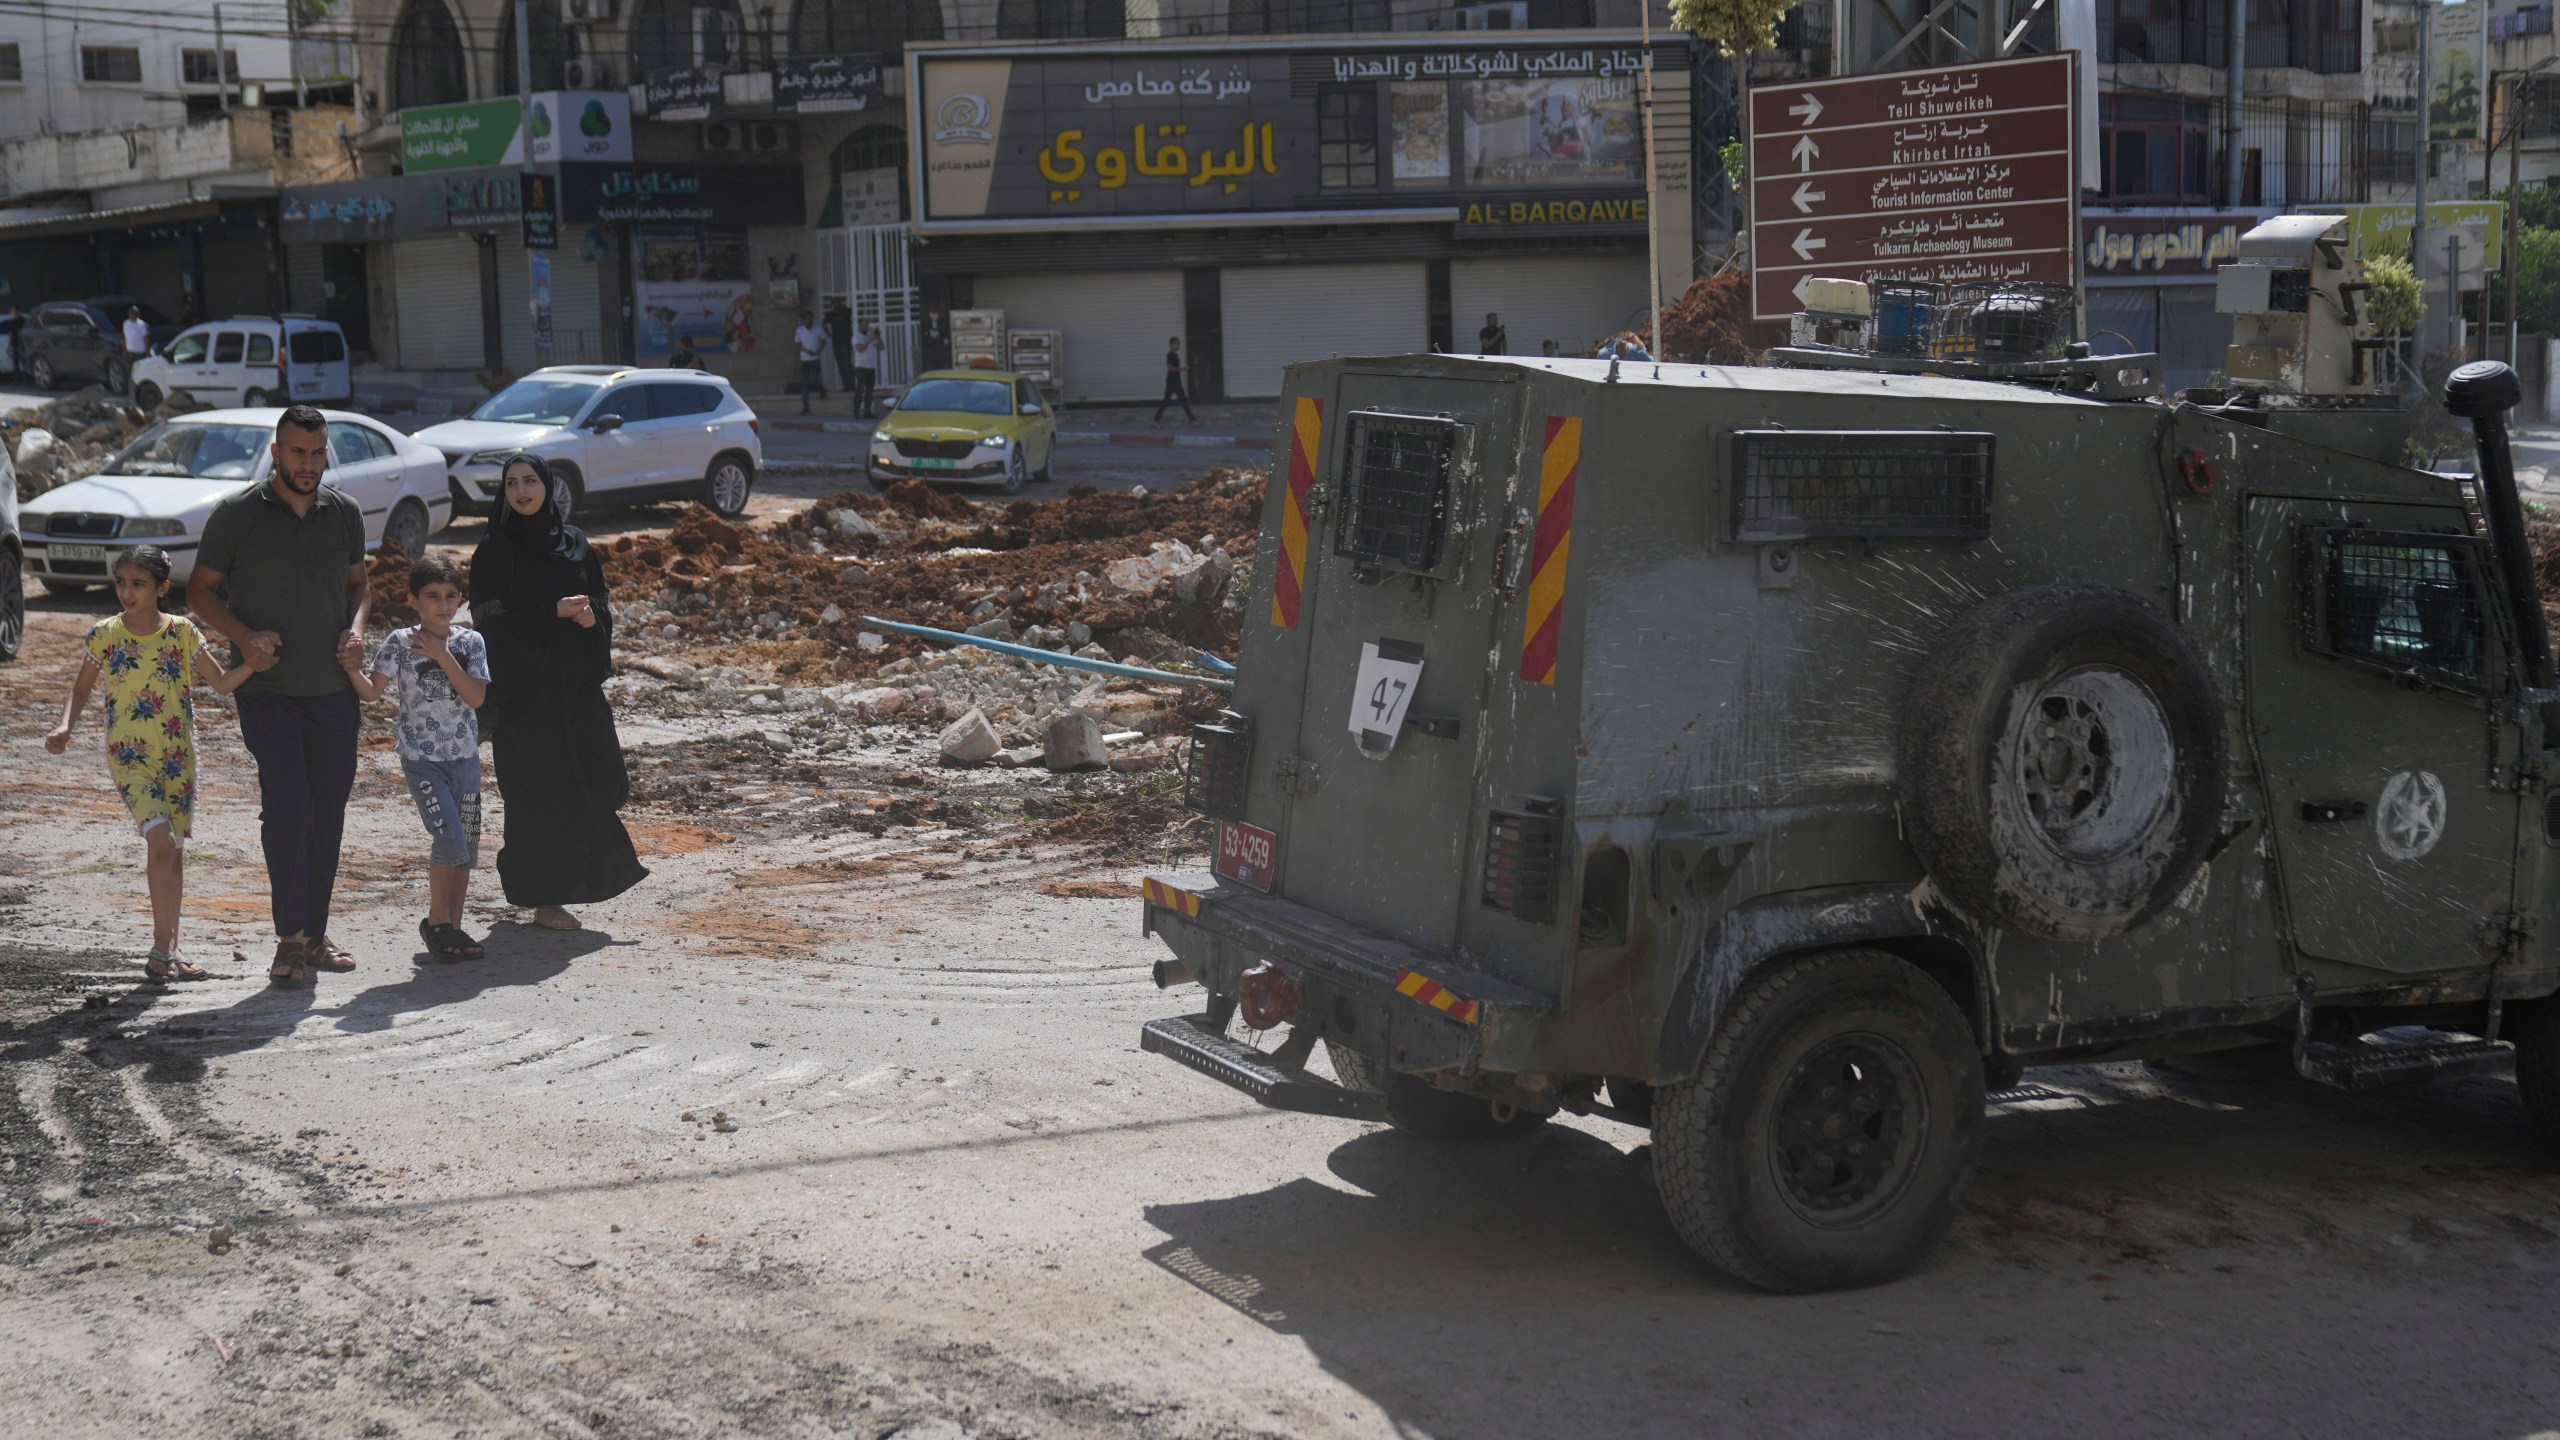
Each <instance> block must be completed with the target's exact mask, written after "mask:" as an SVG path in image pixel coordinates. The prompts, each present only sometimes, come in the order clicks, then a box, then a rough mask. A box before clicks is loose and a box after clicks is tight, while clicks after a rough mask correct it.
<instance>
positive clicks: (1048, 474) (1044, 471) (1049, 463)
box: [1031, 441, 1058, 485]
mask: <svg viewBox="0 0 2560 1440" xmlns="http://www.w3.org/2000/svg"><path fill="white" fill-rule="evenodd" d="M1057 478H1058V447H1057V444H1056V442H1054V441H1052V442H1051V443H1050V446H1049V453H1048V455H1046V456H1045V457H1043V458H1042V459H1041V461H1040V468H1039V469H1037V470H1034V471H1032V472H1031V483H1032V484H1034V485H1046V484H1049V483H1050V482H1051V481H1054V480H1056V479H1057Z"/></svg>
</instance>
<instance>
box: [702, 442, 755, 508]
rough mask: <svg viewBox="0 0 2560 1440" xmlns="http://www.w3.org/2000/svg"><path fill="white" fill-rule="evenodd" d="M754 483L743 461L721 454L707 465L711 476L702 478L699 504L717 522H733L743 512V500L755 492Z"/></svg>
mask: <svg viewBox="0 0 2560 1440" xmlns="http://www.w3.org/2000/svg"><path fill="white" fill-rule="evenodd" d="M755 484H756V477H755V475H754V473H753V472H752V471H750V470H748V469H747V462H746V461H745V460H743V459H740V458H739V457H738V456H735V455H723V456H721V457H720V458H719V459H717V460H714V461H712V462H711V473H710V474H708V475H706V476H704V477H703V481H702V503H703V504H705V505H708V506H710V507H711V513H713V514H715V515H717V516H719V517H720V518H721V519H723V520H735V519H736V518H738V517H739V516H741V515H744V514H746V513H747V497H748V496H749V495H751V494H753V493H754V492H755Z"/></svg>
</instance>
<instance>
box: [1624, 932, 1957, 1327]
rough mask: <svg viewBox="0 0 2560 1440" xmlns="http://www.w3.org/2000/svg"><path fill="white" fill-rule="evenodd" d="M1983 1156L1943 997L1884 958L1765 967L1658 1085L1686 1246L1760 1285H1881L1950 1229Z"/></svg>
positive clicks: (1849, 956) (1663, 1187) (1664, 1176)
mask: <svg viewBox="0 0 2560 1440" xmlns="http://www.w3.org/2000/svg"><path fill="white" fill-rule="evenodd" d="M1981 1149H1982V1062H1981V1059H1980V1057H1979V1055H1977V1054H1976V1052H1975V1047H1974V1043H1973V1033H1972V1029H1971V1027H1970V1026H1969V1025H1967V1024H1966V1022H1965V1018H1964V1015H1963V1013H1962V1012H1961V1011H1959V1010H1958V1009H1957V1008H1956V1005H1955V1002H1954V1001H1953V1000H1951V999H1949V998H1948V996H1947V993H1946V991H1944V990H1942V989H1940V988H1939V987H1938V985H1937V983H1936V982H1935V981H1933V980H1931V979H1930V978H1929V977H1928V976H1926V975H1923V974H1921V973H1920V972H1919V971H1918V970H1916V969H1914V968H1912V967H1911V966H1910V965H1907V964H1905V963H1903V962H1902V961H1901V960H1899V959H1897V958H1895V957H1894V956H1891V955H1887V954H1885V953H1883V952H1881V951H1875V950H1839V951H1831V952H1827V953H1824V954H1819V955H1808V956H1803V957H1800V958H1797V959H1792V960H1785V961H1781V962H1779V963H1778V964H1777V965H1776V966H1774V967H1773V968H1771V969H1770V970H1768V971H1767V972H1766V973H1764V974H1762V975H1761V976H1759V977H1758V978H1757V979H1754V980H1752V981H1750V982H1748V983H1746V984H1745V985H1744V986H1743V987H1742V989H1741V990H1740V991H1739V992H1737V993H1736V994H1735V995H1734V997H1733V999H1732V1001H1731V1002H1730V1005H1729V1008H1728V1009H1727V1010H1726V1012H1725V1015H1724V1019H1723V1022H1722V1023H1721V1024H1720V1025H1718V1026H1717V1028H1716V1034H1715V1039H1714V1041H1713V1043H1711V1044H1710V1045H1709V1046H1708V1049H1707V1054H1706V1058H1705V1059H1704V1061H1702V1062H1701V1063H1700V1065H1699V1067H1698V1073H1697V1074H1696V1075H1694V1076H1692V1077H1690V1078H1688V1079H1686V1080H1681V1081H1677V1082H1674V1083H1672V1084H1670V1085H1666V1086H1663V1087H1662V1088H1661V1090H1660V1091H1658V1092H1657V1094H1656V1098H1655V1102H1654V1112H1653V1173H1654V1183H1655V1185H1656V1186H1657V1188H1658V1189H1659V1190H1660V1191H1661V1195H1662V1207H1663V1209H1664V1210H1665V1211H1666V1212H1667V1213H1668V1214H1669V1215H1670V1217H1671V1223H1672V1225H1673V1226H1674V1227H1675V1228H1677V1229H1678V1230H1679V1232H1680V1236H1681V1238H1682V1239H1684V1240H1686V1241H1688V1242H1689V1247H1690V1248H1691V1249H1693V1250H1695V1251H1697V1252H1698V1254H1699V1255H1701V1256H1703V1257H1705V1259H1706V1260H1707V1261H1708V1263H1710V1264H1712V1265H1714V1266H1715V1267H1716V1268H1718V1269H1720V1270H1723V1271H1724V1272H1726V1273H1727V1274H1729V1275H1732V1276H1734V1277H1735V1278H1737V1279H1740V1280H1744V1281H1747V1282H1749V1283H1751V1284H1753V1285H1757V1286H1759V1287H1760V1288H1762V1289H1764V1290H1775V1291H1778V1292H1781V1293H1789V1294H1792V1293H1798V1292H1803V1291H1809V1290H1840V1289H1847V1288H1850V1287H1852V1286H1858V1285H1873V1284H1877V1283H1879V1282H1881V1281H1885V1280H1891V1279H1893V1278H1895V1277H1896V1276H1898V1275H1900V1274H1902V1273H1903V1272H1904V1271H1906V1270H1908V1269H1910V1268H1911V1267H1912V1266H1913V1265H1914V1264H1916V1263H1918V1261H1919V1259H1920V1257H1921V1256H1922V1255H1925V1254H1926V1253H1928V1251H1929V1248H1930V1247H1931V1246H1933V1245H1935V1244H1937V1243H1938V1240H1939V1238H1940V1237H1941V1236H1943V1235H1944V1234H1945V1233H1946V1231H1947V1226H1948V1225H1949V1224H1950V1223H1951V1222H1952V1221H1953V1220H1954V1218H1955V1213H1956V1206H1957V1205H1958V1203H1959V1202H1961V1201H1962V1199H1963V1197H1964V1190H1965V1186H1966V1185H1967V1183H1968V1182H1969V1181H1970V1180H1971V1179H1972V1176H1973V1167H1974V1161H1975V1159H1976V1157H1977V1156H1978V1155H1979V1154H1980V1153H1981Z"/></svg>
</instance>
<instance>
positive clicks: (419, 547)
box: [18, 406, 453, 594]
mask: <svg viewBox="0 0 2560 1440" xmlns="http://www.w3.org/2000/svg"><path fill="white" fill-rule="evenodd" d="M320 413H321V414H322V415H325V416H327V417H328V421H329V472H328V475H327V476H326V477H325V478H326V479H327V481H328V483H329V484H332V485H335V486H337V487H338V488H339V489H340V490H343V491H345V492H346V494H347V497H348V498H349V499H351V500H353V501H355V502H356V508H357V509H358V510H360V511H362V512H363V514H364V536H365V543H366V544H368V545H376V544H384V543H388V544H390V545H393V546H396V547H398V549H399V550H400V551H401V553H403V554H406V555H416V554H419V553H420V552H422V551H423V550H424V549H425V548H426V544H427V537H428V536H430V535H433V534H435V533H436V532H437V531H439V530H442V529H443V528H444V527H445V526H446V525H447V524H449V523H451V521H452V519H453V498H452V494H451V490H450V487H449V486H447V484H446V483H445V466H444V456H443V455H442V454H441V453H440V452H438V451H437V449H436V448H435V447H434V446H432V445H425V444H421V443H419V442H418V441H416V440H413V439H411V438H410V437H408V436H406V435H403V434H401V433H400V432H399V431H397V430H393V429H391V428H390V427H388V426H386V425H384V424H382V423H381V422H380V421H378V420H371V419H367V418H366V417H364V416H362V415H352V414H349V413H347V412H346V411H343V410H323V411H321V412H320ZM283 414H284V411H283V410H282V409H280V408H277V407H274V406H267V407H263V408H258V409H248V410H203V411H199V412H197V413H195V414H193V415H182V416H179V417H177V418H176V419H172V420H164V421H162V422H160V423H159V424H157V425H154V426H152V427H151V428H150V429H148V430H145V431H143V432H142V433H141V434H140V435H137V436H135V437H134V440H133V443H132V444H130V445H127V446H126V447H125V448H124V449H123V451H122V452H121V453H119V454H118V455H117V456H116V457H115V458H114V459H112V460H110V461H108V462H107V466H106V468H105V469H103V470H101V471H99V472H98V473H97V474H95V475H92V476H90V477H89V478H88V479H86V480H75V481H73V482H72V483H71V484H68V485H65V486H63V487H62V488H60V489H58V490H48V491H46V492H45V493H44V494H42V495H39V496H37V497H36V498H35V499H33V500H30V501H28V502H27V503H26V505H25V506H24V507H23V508H22V509H21V511H20V513H19V517H18V527H19V531H20V534H21V536H22V541H23V544H24V546H25V548H26V566H27V571H28V573H29V574H32V575H34V576H35V577H36V578H37V579H39V580H41V581H43V582H44V586H45V588H46V589H47V590H51V591H53V592H54V593H56V594H66V593H69V592H72V591H78V590H86V589H89V588H90V587H92V586H98V585H104V584H106V583H107V579H108V570H109V567H110V566H112V565H113V563H114V561H115V555H116V552H117V551H119V550H122V549H123V548H125V547H126V546H128V545H137V544H149V545H157V546H159V547H160V548H161V549H163V550H166V551H168V552H169V565H170V578H171V579H172V580H174V581H176V582H178V583H179V584H182V585H183V584H184V583H186V579H187V575H188V572H190V571H192V570H194V569H195V563H196V546H197V545H198V544H200V543H201V542H202V541H203V539H204V526H205V521H206V520H207V519H209V518H210V517H211V516H212V514H213V507H214V506H215V505H217V504H219V503H220V502H221V501H223V500H224V499H226V498H228V497H230V496H233V495H237V494H239V493H240V492H241V491H243V490H246V489H248V488H249V487H250V486H252V485H255V484H257V483H258V482H259V481H261V480H264V479H266V478H267V475H268V473H269V472H270V471H271V470H273V469H274V467H275V452H274V449H273V444H274V441H275V432H276V421H277V419H278V418H280V417H281V416H282V415H283Z"/></svg>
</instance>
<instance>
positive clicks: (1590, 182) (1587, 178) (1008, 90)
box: [909, 34, 1686, 232]
mask: <svg viewBox="0 0 2560 1440" xmlns="http://www.w3.org/2000/svg"><path fill="white" fill-rule="evenodd" d="M909 63H910V64H911V65H913V66H914V67H915V72H914V73H915V79H914V82H913V83H912V85H911V86H910V94H911V96H912V97H913V100H912V104H913V107H914V114H915V123H914V125H913V126H912V127H911V133H913V135H914V136H915V139H914V142H913V143H914V146H915V152H916V154H915V170H916V173H917V174H918V175H919V176H920V177H921V179H922V183H921V186H920V189H921V192H922V200H923V210H922V219H921V222H920V228H922V229H925V230H933V229H935V228H968V229H1005V228H1014V229H1025V228H1042V229H1046V228H1052V227H1055V226H1058V225H1074V224H1079V223H1085V224H1125V223H1127V222H1129V221H1132V220H1138V219H1148V218H1155V219H1171V218H1178V217H1182V216H1192V215H1222V214H1261V215H1275V214H1284V213H1285V214H1294V215H1325V216H1330V215H1335V214H1346V215H1347V214H1349V213H1355V212H1365V213H1368V214H1371V215H1380V214H1383V215H1389V216H1397V217H1401V218H1409V219H1415V220H1438V221H1460V222H1461V223H1472V224H1475V225H1478V226H1485V227H1507V226H1508V225H1509V224H1511V223H1512V220H1513V216H1514V212H1515V208H1516V210H1517V213H1518V216H1519V217H1520V219H1519V222H1518V223H1521V224H1524V225H1525V224H1530V223H1533V222H1530V221H1529V220H1528V219H1527V217H1528V216H1529V215H1531V214H1532V213H1535V214H1536V215H1537V217H1538V219H1537V220H1536V221H1535V222H1534V223H1535V224H1537V225H1538V226H1540V227H1544V228H1558V229H1566V230H1577V229H1578V230H1582V231H1586V232H1588V231H1607V230H1612V229H1639V230H1640V229H1641V228H1642V224H1643V212H1642V207H1641V204H1640V202H1641V200H1642V197H1643V187H1644V157H1643V145H1642V130H1641V126H1640V123H1639V121H1638V118H1637V110H1636V88H1637V82H1638V75H1639V73H1640V71H1641V69H1642V66H1643V53H1642V49H1641V47H1640V45H1638V44H1637V43H1635V42H1634V39H1633V37H1628V36H1619V35H1614V34H1611V35H1603V36H1597V37H1593V38H1592V40H1591V41H1590V42H1589V43H1580V44H1575V45H1571V46H1561V47H1553V48H1548V47H1538V46H1520V45H1503V44H1499V43H1493V42H1490V41H1487V42H1476V41H1467V40H1459V39H1454V38H1446V39H1444V38H1438V37H1435V39H1434V41H1433V42H1431V43H1428V44H1424V43H1416V42H1414V41H1411V40H1399V41H1394V42H1376V43H1371V44H1363V43H1361V42H1341V41H1332V42H1324V43H1301V42H1275V43H1266V44H1260V45H1249V44H1233V45H1228V46H1224V47H1217V48H1206V47H1191V46H1186V47H1171V46H1148V45H1129V46H1112V47H1095V48H1090V49H1088V48H1083V47H1079V48H1076V49H1073V50H1067V51H1055V52H1042V51H1035V50H1027V49H1017V48H988V49H972V50H936V51H919V52H915V53H913V54H911V55H910V57H909ZM1685 63H1686V62H1685V58H1684V57H1683V56H1682V55H1681V54H1680V53H1679V52H1676V51H1673V52H1657V54H1656V57H1655V67H1656V72H1657V80H1656V85H1657V88H1659V87H1660V86H1661V85H1663V84H1665V83H1669V84H1673V85H1677V84H1681V83H1684V81H1685V77H1683V76H1682V75H1680V73H1679V71H1678V69H1677V68H1676V67H1678V66H1681V65H1684V64H1685ZM1666 72H1668V73H1669V74H1670V75H1671V76H1672V78H1671V79H1670V80H1669V81H1668V82H1665V81H1664V80H1662V79H1661V78H1659V77H1660V76H1661V75H1662V74H1664V73H1666ZM1526 197H1535V198H1526ZM1559 200H1562V201H1567V202H1572V201H1580V202H1583V203H1582V204H1580V205H1579V206H1578V207H1577V206H1576V205H1574V204H1571V203H1567V204H1565V205H1562V206H1559V205H1557V204H1555V203H1554V202H1555V201H1559ZM1604 200H1605V201H1613V202H1617V203H1613V204H1602V203H1600V202H1602V201H1604ZM1515 202H1517V204H1516V207H1515ZM1471 204H1472V205H1473V207H1474V209H1473V214H1474V216H1475V218H1474V219H1473V220H1472V221H1467V220H1465V219H1464V217H1465V216H1467V215H1468V214H1469V213H1470V210H1469V207H1470V205H1471ZM1577 210H1578V212H1579V213H1578V215H1577Z"/></svg>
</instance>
